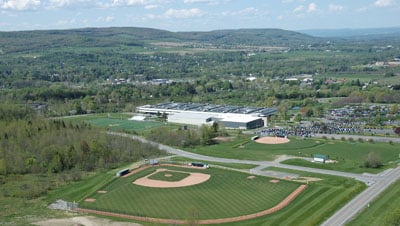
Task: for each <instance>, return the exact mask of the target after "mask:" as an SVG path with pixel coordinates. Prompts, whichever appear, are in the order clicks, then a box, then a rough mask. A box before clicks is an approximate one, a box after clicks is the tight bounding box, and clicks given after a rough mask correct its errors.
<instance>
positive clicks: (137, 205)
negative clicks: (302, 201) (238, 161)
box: [80, 165, 302, 221]
mask: <svg viewBox="0 0 400 226" xmlns="http://www.w3.org/2000/svg"><path fill="white" fill-rule="evenodd" d="M190 180H192V182H188V181H190ZM193 180H194V182H193ZM196 180H200V183H196ZM146 181H147V182H146ZM148 181H150V182H148ZM184 181H186V183H184ZM151 182H152V183H151ZM157 182H158V184H159V186H157V185H154V183H155V184H157ZM146 183H147V184H146ZM179 183H180V185H178V186H176V184H179ZM168 184H170V185H174V186H165V185H168ZM162 185H164V186H162ZM301 186H302V184H300V183H297V182H291V181H283V180H273V179H271V178H267V177H262V176H252V175H249V174H246V173H242V172H236V171H229V170H222V169H217V168H210V169H197V168H187V167H185V168H182V167H174V166H164V165H163V166H158V167H150V168H146V169H144V170H142V171H139V172H137V173H135V174H132V175H129V176H127V177H120V178H117V179H115V180H112V182H111V183H109V184H107V185H105V186H104V187H101V188H100V189H99V190H97V191H95V192H93V193H91V194H89V195H88V196H87V197H86V198H85V199H84V200H83V201H82V202H81V203H80V208H85V209H91V210H99V211H106V212H112V213H119V214H126V215H133V216H139V217H144V218H149V219H150V218H156V219H176V220H183V221H185V220H188V219H196V220H209V219H223V218H235V219H236V220H235V221H237V220H238V219H237V217H241V216H246V215H252V214H257V213H260V212H262V211H266V210H268V209H271V208H274V207H275V206H277V205H278V204H280V203H281V202H282V201H284V200H285V198H286V197H288V196H289V195H290V194H291V193H293V192H294V191H295V190H296V189H298V188H299V187H301ZM299 193H300V192H299ZM256 216H258V215H254V217H256Z"/></svg>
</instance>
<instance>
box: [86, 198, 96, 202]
mask: <svg viewBox="0 0 400 226" xmlns="http://www.w3.org/2000/svg"><path fill="white" fill-rule="evenodd" d="M95 201H96V199H93V198H87V199H85V202H95Z"/></svg>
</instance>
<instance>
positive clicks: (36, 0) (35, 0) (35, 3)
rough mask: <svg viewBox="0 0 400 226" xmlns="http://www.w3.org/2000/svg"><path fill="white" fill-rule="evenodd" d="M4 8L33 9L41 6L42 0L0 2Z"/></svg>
mask: <svg viewBox="0 0 400 226" xmlns="http://www.w3.org/2000/svg"><path fill="white" fill-rule="evenodd" d="M0 4H1V5H0V7H1V8H2V9H10V10H32V9H37V8H38V7H39V6H40V0H8V1H2V2H0Z"/></svg>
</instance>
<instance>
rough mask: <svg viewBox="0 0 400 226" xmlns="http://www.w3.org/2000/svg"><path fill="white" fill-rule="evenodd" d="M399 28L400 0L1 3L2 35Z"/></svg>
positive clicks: (38, 0) (58, 0) (25, 0)
mask: <svg viewBox="0 0 400 226" xmlns="http://www.w3.org/2000/svg"><path fill="white" fill-rule="evenodd" d="M399 26H400V0H96V1H95V0H0V31H20V30H48V29H70V28H84V27H149V28H157V29H163V30H168V31H211V30H219V29H239V28H280V29H285V30H295V31H297V30H305V29H343V28H351V29H357V28H382V27H399Z"/></svg>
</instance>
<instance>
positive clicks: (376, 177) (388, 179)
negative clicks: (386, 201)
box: [107, 132, 400, 226]
mask: <svg viewBox="0 0 400 226" xmlns="http://www.w3.org/2000/svg"><path fill="white" fill-rule="evenodd" d="M107 133H108V134H110V135H115V136H123V137H130V138H132V139H134V140H138V141H141V142H143V143H148V144H152V145H155V146H157V147H158V148H159V149H161V150H164V151H166V152H168V153H170V154H175V155H179V156H182V157H186V158H191V159H198V160H202V161H210V162H223V163H241V164H254V165H259V166H258V167H256V168H253V169H251V170H250V172H251V173H252V174H256V175H263V176H264V175H266V173H265V172H264V171H262V169H264V168H267V167H271V166H273V167H279V168H285V169H292V170H298V171H306V172H312V173H319V174H328V175H334V176H340V177H348V178H353V179H356V180H359V181H362V182H364V183H366V184H367V185H368V187H367V189H365V190H364V191H363V192H361V193H360V194H359V195H357V196H356V197H355V198H354V199H352V200H351V201H350V202H348V203H347V204H346V205H345V206H344V207H342V208H341V209H340V210H339V211H337V212H336V213H335V214H334V215H332V216H331V217H330V218H329V219H328V220H326V221H325V222H324V223H323V224H322V225H323V226H331V225H332V226H338V225H344V224H345V223H346V222H348V221H349V220H350V219H351V218H352V217H354V216H355V215H356V214H357V213H358V212H360V211H361V210H362V209H364V208H365V207H366V206H368V204H369V203H370V202H371V201H372V200H374V199H375V198H376V197H378V196H379V195H380V194H381V193H382V192H383V191H384V190H385V189H386V188H387V187H389V186H390V185H391V184H392V183H394V182H395V181H396V180H398V179H400V166H398V167H397V168H394V169H388V170H386V171H384V172H381V173H379V174H367V173H364V174H356V173H346V172H339V171H333V170H323V169H316V168H309V167H302V166H294V165H285V164H281V163H279V162H275V161H254V160H239V159H227V158H218V157H211V156H205V155H199V154H195V153H191V152H186V151H183V150H181V149H177V148H173V147H170V146H167V145H163V144H159V143H156V142H153V141H149V140H146V139H144V138H143V137H139V136H135V135H130V134H126V133H118V132H107Z"/></svg>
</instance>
